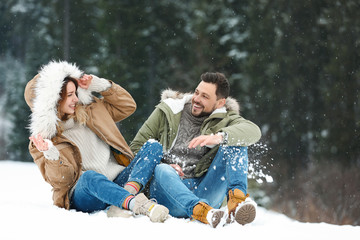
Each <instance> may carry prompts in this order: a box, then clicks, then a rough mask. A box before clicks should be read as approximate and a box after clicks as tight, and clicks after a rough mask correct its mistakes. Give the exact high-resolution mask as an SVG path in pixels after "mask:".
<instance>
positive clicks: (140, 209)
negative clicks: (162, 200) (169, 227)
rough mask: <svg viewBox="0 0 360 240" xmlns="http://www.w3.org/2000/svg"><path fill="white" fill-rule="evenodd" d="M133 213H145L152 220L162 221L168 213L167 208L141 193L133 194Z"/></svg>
mask: <svg viewBox="0 0 360 240" xmlns="http://www.w3.org/2000/svg"><path fill="white" fill-rule="evenodd" d="M134 200H135V205H134V209H133V212H134V214H142V215H146V216H148V217H149V218H150V220H151V221H152V222H164V221H165V220H166V219H167V217H168V215H169V209H167V208H166V207H164V206H162V205H160V204H157V203H156V202H154V201H152V200H149V199H148V198H147V197H146V196H145V195H144V194H143V193H140V194H138V195H136V196H135V198H134Z"/></svg>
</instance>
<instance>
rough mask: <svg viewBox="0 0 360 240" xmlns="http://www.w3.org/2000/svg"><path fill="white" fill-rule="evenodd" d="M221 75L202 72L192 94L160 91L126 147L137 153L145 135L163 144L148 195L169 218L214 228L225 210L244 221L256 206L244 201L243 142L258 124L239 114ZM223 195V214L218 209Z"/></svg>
mask: <svg viewBox="0 0 360 240" xmlns="http://www.w3.org/2000/svg"><path fill="white" fill-rule="evenodd" d="M229 91H230V86H229V82H228V80H227V79H226V77H225V76H224V75H223V74H221V73H204V74H202V75H201V82H200V83H199V85H198V86H197V88H196V89H195V92H194V94H181V93H178V92H173V91H171V90H166V91H164V92H163V94H162V101H161V103H160V104H158V105H157V106H156V108H155V110H154V112H153V113H152V114H151V115H150V117H149V118H148V119H147V121H146V122H145V123H144V125H143V126H142V127H141V128H140V130H139V132H138V133H137V135H136V136H135V138H134V140H133V141H132V143H131V144H130V148H131V149H132V150H133V151H134V153H137V152H138V151H139V149H140V148H141V146H142V145H143V144H144V143H146V142H147V141H148V140H149V139H155V140H157V141H159V142H160V143H161V144H162V146H163V151H164V155H163V159H162V163H163V164H160V165H158V166H157V167H156V168H155V172H154V177H153V179H152V180H151V183H150V197H152V198H155V199H156V200H157V201H158V203H159V204H162V205H164V206H166V207H167V208H168V209H169V210H170V214H171V215H172V216H174V217H192V218H194V219H196V220H199V221H201V222H203V223H206V224H210V225H211V226H212V227H216V226H217V225H219V223H223V220H224V219H225V217H226V216H227V215H228V214H229V219H230V221H233V220H234V219H235V220H236V221H237V222H238V223H240V224H246V223H250V222H252V221H253V220H254V218H255V214H256V204H255V203H254V202H253V201H252V200H250V199H248V198H247V197H248V196H249V195H248V194H247V170H248V157H247V146H249V145H251V144H254V143H255V142H257V141H258V140H259V139H260V137H261V132H260V129H259V127H258V126H256V125H255V124H254V123H252V122H250V121H248V120H246V119H244V118H242V117H241V116H240V115H239V105H238V103H237V102H236V101H235V100H234V99H232V98H230V97H229ZM225 197H227V201H228V202H227V207H228V214H224V212H223V211H221V210H219V209H218V208H220V207H221V204H222V202H223V200H224V198H225Z"/></svg>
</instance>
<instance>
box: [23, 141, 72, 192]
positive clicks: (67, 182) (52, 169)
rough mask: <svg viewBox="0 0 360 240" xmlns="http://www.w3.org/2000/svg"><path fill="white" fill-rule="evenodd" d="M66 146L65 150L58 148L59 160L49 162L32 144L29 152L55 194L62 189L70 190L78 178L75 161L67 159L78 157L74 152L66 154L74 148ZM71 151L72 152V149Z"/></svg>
mask: <svg viewBox="0 0 360 240" xmlns="http://www.w3.org/2000/svg"><path fill="white" fill-rule="evenodd" d="M60 145H63V144H60ZM64 146H66V145H64ZM64 146H63V148H62V147H61V146H60V149H59V146H57V148H58V150H59V153H60V154H59V159H58V160H49V159H46V158H45V156H44V154H43V153H42V152H40V151H38V150H37V148H36V147H35V145H34V144H33V143H32V142H30V145H29V151H30V154H31V156H32V157H33V159H34V162H35V163H36V165H37V166H38V167H39V170H40V172H41V174H42V176H43V178H44V179H45V181H46V182H48V183H49V184H50V185H51V186H52V187H53V188H54V189H53V191H54V192H55V191H58V190H60V189H61V190H66V191H67V190H69V189H70V188H71V187H72V186H73V185H74V183H75V181H76V180H77V177H78V176H77V172H78V171H76V170H77V169H76V168H77V166H75V165H74V163H75V161H71V159H68V157H67V156H71V157H76V153H73V152H72V153H70V154H64V151H69V148H72V146H70V145H67V147H64ZM61 148H62V149H61ZM70 151H72V150H71V149H70Z"/></svg>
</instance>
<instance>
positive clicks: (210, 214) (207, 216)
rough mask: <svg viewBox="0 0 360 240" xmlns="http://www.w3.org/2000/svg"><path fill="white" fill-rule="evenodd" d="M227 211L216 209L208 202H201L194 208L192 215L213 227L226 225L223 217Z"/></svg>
mask: <svg viewBox="0 0 360 240" xmlns="http://www.w3.org/2000/svg"><path fill="white" fill-rule="evenodd" d="M224 215H225V213H224V212H223V211H222V210H220V209H214V208H212V207H211V206H209V205H207V204H206V203H203V202H199V203H198V204H197V205H195V207H194V209H193V215H192V217H193V218H194V219H196V220H198V221H200V222H202V223H205V224H209V225H210V226H212V227H213V228H216V227H217V226H218V225H219V224H220V223H221V224H220V225H224V223H225V221H224V219H223V217H224Z"/></svg>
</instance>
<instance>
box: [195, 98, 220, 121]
mask: <svg viewBox="0 0 360 240" xmlns="http://www.w3.org/2000/svg"><path fill="white" fill-rule="evenodd" d="M194 104H196V105H198V106H200V107H201V108H202V110H201V111H199V110H198V111H199V112H194ZM204 109H205V107H204V106H203V105H201V104H199V103H197V102H191V114H192V115H193V116H194V117H198V118H200V117H204V116H210V114H211V113H212V112H213V111H214V110H215V109H216V107H215V106H213V107H212V110H211V111H204Z"/></svg>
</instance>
